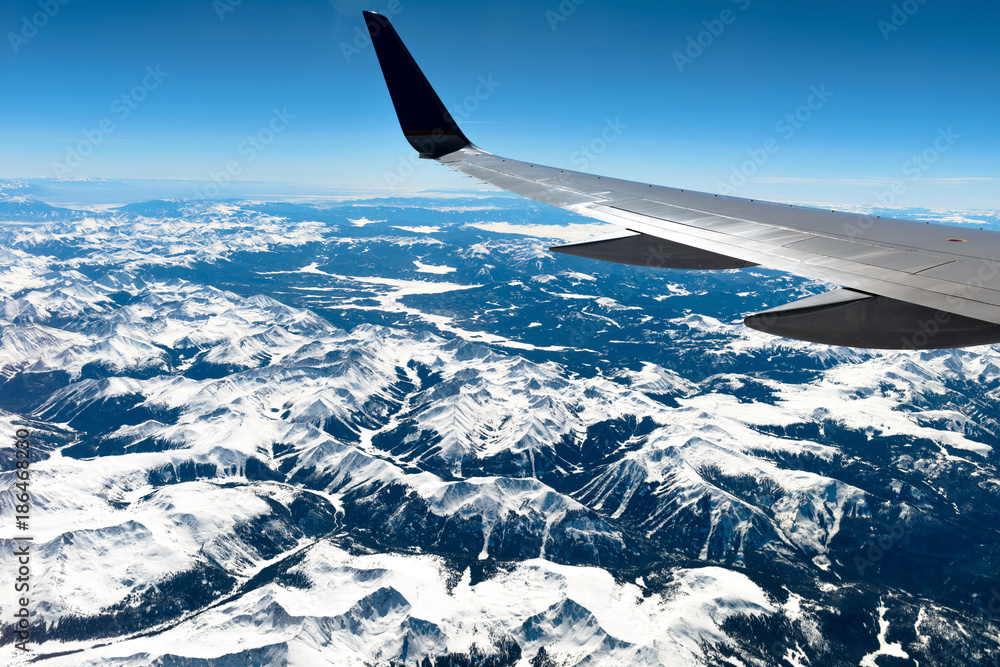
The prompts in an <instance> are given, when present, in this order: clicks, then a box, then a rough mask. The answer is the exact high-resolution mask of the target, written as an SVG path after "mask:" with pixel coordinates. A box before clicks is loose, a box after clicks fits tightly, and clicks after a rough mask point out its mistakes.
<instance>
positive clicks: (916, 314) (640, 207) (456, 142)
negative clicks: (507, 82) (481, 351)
mask: <svg viewBox="0 0 1000 667" xmlns="http://www.w3.org/2000/svg"><path fill="white" fill-rule="evenodd" d="M364 16H365V20H366V22H367V25H368V29H369V33H370V34H371V37H372V42H373V44H374V45H375V51H376V54H377V56H378V59H379V63H380V65H381V67H382V72H383V74H384V76H385V80H386V84H387V86H388V88H389V94H390V96H391V98H392V102H393V105H394V107H395V109H396V114H397V116H398V118H399V123H400V126H401V127H402V130H403V134H404V136H405V137H406V138H407V140H408V141H409V142H410V144H411V145H412V146H413V148H414V149H416V150H417V151H418V152H419V153H420V156H421V157H424V158H428V159H434V160H437V161H438V162H441V163H442V164H444V165H447V166H448V167H451V168H452V169H455V170H456V171H459V172H462V173H464V174H467V175H469V176H472V177H475V178H477V179H479V180H482V181H485V182H487V183H491V184H493V185H495V186H497V187H499V188H501V189H504V190H508V191H510V192H513V193H516V194H518V195H521V196H523V197H527V198H529V199H533V200H535V201H538V202H542V203H545V204H550V205H552V206H556V207H558V208H562V209H566V210H568V211H572V212H574V213H579V214H580V215H584V216H587V217H590V218H596V219H598V220H603V221H605V222H608V223H612V224H614V225H618V226H619V227H622V228H624V231H622V232H619V233H615V234H610V235H608V236H604V237H599V238H596V239H591V240H588V241H583V242H580V243H573V244H569V245H563V246H557V247H555V248H552V250H554V251H556V252H562V253H565V254H570V255H577V256H581V257H589V258H592V259H598V260H604V261H611V262H618V263H623V264H633V265H641V266H649V267H660V268H681V269H700V270H711V269H736V268H743V267H748V266H754V265H760V266H765V267H769V268H773V269H779V270H782V271H787V272H789V273H793V274H795V275H799V276H803V277H806V278H812V279H816V280H822V281H826V282H829V283H834V284H837V285H841V286H842V288H841V289H836V290H833V291H831V292H827V293H825V294H821V295H818V296H813V297H808V298H806V299H802V300H800V301H796V302H794V303H791V304H787V305H784V306H780V307H778V308H773V309H771V310H768V311H764V312H762V313H757V314H754V315H751V316H749V317H747V318H746V319H745V320H744V322H745V324H746V325H747V326H749V327H752V328H754V329H758V330H761V331H765V332H767V333H772V334H775V335H779V336H785V337H788V338H796V339H799V340H808V341H813V342H819V343H826V344H830V345H844V346H850V347H867V348H883V349H939V348H951V347H965V346H969V345H983V344H991V343H997V342H1000V260H998V255H1000V233H998V232H994V231H988V230H981V229H970V228H960V227H954V226H949V225H939V224H930V223H924V222H915V221H911V220H898V219H893V218H886V217H880V216H871V215H858V214H851V213H842V212H837V211H831V210H821V209H816V208H809V207H802V206H791V205H788V204H777V203H773V202H764V201H759V200H754V199H741V198H737V197H728V196H723V195H716V194H711V193H704V192H693V191H689V190H680V189H676V188H667V187H661V186H658V185H650V184H646V183H636V182H632V181H625V180H620V179H616V178H608V177H605V176H594V175H591V174H584V173H580V172H576V171H570V170H568V169H558V168H555V167H546V166H543V165H538V164H533V163H530V162H522V161H519V160H512V159H510V158H506V157H501V156H498V155H494V154H492V153H489V152H487V151H484V150H482V149H481V148H479V147H478V146H476V145H475V144H473V143H472V142H471V141H469V140H468V138H466V136H465V135H464V134H463V133H462V130H461V129H459V127H458V125H457V124H456V123H455V121H454V119H453V118H452V116H451V114H450V113H449V112H448V110H447V108H446V107H445V105H444V104H442V103H441V100H440V98H439V97H438V96H437V94H436V93H435V92H434V89H433V88H432V87H431V85H430V84H429V83H428V81H427V79H426V78H425V77H424V75H423V73H422V72H421V71H420V68H419V67H418V66H417V64H416V62H415V61H414V60H413V58H412V56H411V55H410V53H409V51H407V49H406V46H404V44H403V42H402V41H401V40H400V38H399V36H398V35H397V34H396V31H395V30H394V29H393V27H392V25H391V24H390V23H389V21H388V20H387V19H386V18H385V17H383V16H381V15H379V14H375V13H373V12H364Z"/></svg>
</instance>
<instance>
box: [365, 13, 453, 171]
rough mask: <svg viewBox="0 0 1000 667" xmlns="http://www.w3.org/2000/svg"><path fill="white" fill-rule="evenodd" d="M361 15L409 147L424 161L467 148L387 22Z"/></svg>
mask: <svg viewBox="0 0 1000 667" xmlns="http://www.w3.org/2000/svg"><path fill="white" fill-rule="evenodd" d="M363 13H364V16H365V22H366V23H367V24H368V32H369V34H371V37H372V44H374V45H375V53H376V54H377V55H378V62H379V64H380V65H381V66H382V74H383V76H385V84H386V86H388V87H389V95H390V96H391V97H392V104H393V106H394V107H396V116H398V117H399V126H400V127H401V128H403V134H404V135H405V136H406V139H407V140H408V141H409V142H410V145H411V146H413V147H414V148H415V149H416V150H417V151H418V152H419V153H420V157H426V158H439V157H441V156H442V155H447V154H448V153H453V152H455V151H457V150H459V149H460V148H465V147H466V146H469V145H470V144H471V142H470V141H469V140H468V139H467V138H466V137H465V135H464V134H462V130H460V129H458V124H457V123H455V120H454V119H453V118H452V117H451V114H450V113H448V109H446V108H445V106H444V104H442V103H441V98H439V97H438V96H437V93H435V92H434V89H433V88H431V84H430V83H428V82H427V78H426V77H425V76H424V74H423V72H421V71H420V68H419V67H418V66H417V63H416V61H414V60H413V56H411V55H410V52H409V51H407V50H406V46H405V45H404V44H403V41H402V40H401V39H400V38H399V35H397V34H396V31H395V30H394V29H393V27H392V24H391V23H389V19H387V18H385V17H384V16H382V15H380V14H376V13H375V12H363Z"/></svg>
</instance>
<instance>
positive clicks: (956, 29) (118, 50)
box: [0, 0, 1000, 208]
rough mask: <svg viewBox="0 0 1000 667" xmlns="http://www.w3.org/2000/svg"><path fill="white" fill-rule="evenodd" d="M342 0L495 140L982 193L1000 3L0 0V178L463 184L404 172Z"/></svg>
mask: <svg viewBox="0 0 1000 667" xmlns="http://www.w3.org/2000/svg"><path fill="white" fill-rule="evenodd" d="M362 9H372V10H374V11H379V12H381V13H384V14H386V15H389V16H390V17H391V20H392V21H393V24H394V25H395V27H396V29H397V31H398V32H399V33H400V35H401V36H402V38H403V39H404V41H405V42H406V43H407V46H408V47H409V48H410V50H411V52H412V53H413V55H414V57H415V58H416V59H417V62H418V63H419V64H420V65H421V67H422V68H423V69H424V72H425V73H426V74H427V76H428V78H429V79H430V81H431V83H432V84H433V85H434V86H435V87H436V88H437V90H438V92H439V94H440V95H441V97H442V99H443V100H444V101H445V103H446V104H448V105H449V106H451V107H453V108H458V109H460V112H459V113H457V114H456V115H457V116H458V117H459V118H460V121H459V122H460V125H462V127H463V129H464V130H465V133H466V134H467V135H469V136H470V137H471V138H472V139H473V140H474V141H475V142H476V143H477V144H479V145H480V146H482V147H483V148H485V149H487V150H491V151H493V152H496V153H500V154H504V155H509V156H512V157H517V158H521V159H526V160H532V161H536V162H539V163H543V164H551V165H558V166H568V167H570V168H580V169H582V170H585V171H590V172H595V173H600V174H605V175H609V176H619V177H623V178H630V179H634V180H641V181H644V182H652V183H659V184H664V185H676V186H679V187H687V188H691V189H700V190H707V191H712V192H718V191H720V190H722V189H724V188H731V189H732V191H733V192H735V193H736V194H739V195H741V196H747V197H757V198H769V199H777V200H788V201H826V202H843V203H856V204H866V203H871V204H875V203H878V202H879V200H880V199H881V200H883V203H885V201H887V200H889V199H890V198H891V201H892V203H893V204H896V205H904V206H952V207H956V208H976V207H997V206H1000V187H998V186H1000V180H998V179H1000V163H998V160H997V156H998V155H1000V129H998V125H997V119H996V117H997V113H996V109H997V108H998V102H1000V86H998V85H997V84H998V83H1000V41H998V40H997V39H996V38H995V26H996V25H997V23H998V19H1000V8H998V7H997V6H996V5H995V4H994V3H982V2H949V3H944V2H940V0H925V2H924V3H921V2H920V0H908V1H907V2H898V1H897V2H892V1H887V2H879V1H872V0H867V1H866V2H851V1H844V2H836V3H803V2H765V1H764V0H717V1H712V2H705V1H702V2H683V1H680V2H648V3H646V2H635V3H629V4H626V3H620V2H605V1H602V0H584V1H582V2H581V1H580V0H575V1H574V0H564V1H563V2H561V3H560V2H559V1H558V0H552V1H550V2H544V1H542V2H528V1H518V0H507V1H504V2H495V3H444V2H435V1H429V0H398V1H397V2H394V3H390V1H389V0H374V1H369V2H356V1H354V0H314V1H311V2H309V1H305V0H303V1H300V2H264V1H263V0H241V1H240V0H214V1H213V0H198V1H197V2H195V1H188V0H174V1H171V2H156V1H153V2H135V0H131V1H129V2H115V1H111V2H87V1H85V0H68V1H66V2H65V4H63V3H62V2H60V0H41V1H40V2H39V0H36V1H35V2H27V1H21V0H13V1H11V0H8V1H7V2H5V3H3V6H2V8H0V29H2V35H3V38H2V40H0V53H2V56H0V73H2V80H3V83H4V86H3V88H4V102H5V103H4V104H3V105H0V141H2V144H3V150H2V151H0V177H8V178H13V177H53V176H64V177H111V178H121V177H130V178H168V179H190V180H193V181H198V182H211V178H212V175H213V174H214V175H216V176H219V175H221V174H223V173H224V172H226V171H227V170H229V171H231V172H232V173H231V176H230V177H232V178H235V179H239V180H266V181H282V182H289V183H307V184H315V185H317V186H321V187H323V188H346V189H383V188H388V187H390V186H391V187H393V188H395V189H397V190H410V189H416V188H426V187H433V188H468V187H469V186H470V184H471V183H472V182H471V181H469V180H467V179H462V178H461V177H460V176H459V175H457V174H455V173H453V172H451V171H450V170H447V169H445V168H443V167H441V166H439V165H436V164H429V163H424V162H422V163H420V164H417V165H416V166H413V165H412V164H411V162H410V157H411V152H410V149H409V147H408V145H407V144H406V142H405V141H404V139H403V137H402V135H401V134H400V132H399V128H398V125H397V124H396V120H395V116H394V113H393V110H392V105H391V103H390V100H389V96H388V94H387V92H386V90H385V85H384V83H383V81H382V77H381V73H380V71H379V68H378V63H377V60H376V58H375V54H374V52H373V50H372V48H371V46H370V45H369V44H367V40H365V39H364V38H363V33H359V32H358V30H359V29H361V28H363V21H362V19H361V16H360V11H361V10H362ZM359 34H360V35H361V39H360V40H358V39H357V38H358V36H359ZM699 42H700V44H699ZM483 81H487V82H490V85H489V86H484V85H483V83H482V82H483ZM477 91H478V93H479V97H478V98H477V97H476V93H477ZM810 105H811V108H810ZM788 114H791V115H792V116H791V118H788ZM796 116H797V117H796ZM82 153H86V154H85V155H83V154H82ZM914 157H916V158H917V159H916V160H914V159H913V158H914ZM894 183H895V184H896V185H897V186H901V187H897V194H892V195H887V194H886V193H889V192H890V191H891V187H892V185H893V184H894Z"/></svg>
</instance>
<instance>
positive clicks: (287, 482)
mask: <svg viewBox="0 0 1000 667" xmlns="http://www.w3.org/2000/svg"><path fill="white" fill-rule="evenodd" d="M23 190H24V188H23V187H21V186H18V185H17V184H11V183H6V184H5V185H4V187H3V188H0V197H2V198H3V201H2V202H0V204H2V206H0V239H2V241H0V298H2V310H0V422H2V423H3V425H4V426H3V428H5V429H6V432H9V433H13V431H14V429H15V428H16V427H17V426H16V425H24V426H26V427H27V428H29V429H31V430H32V432H33V441H34V443H35V445H34V446H35V451H34V454H35V460H34V461H33V463H32V481H31V495H32V503H33V506H32V524H31V529H30V530H31V534H32V536H33V538H34V541H33V542H34V552H33V558H34V560H33V565H32V567H33V582H32V591H33V598H32V599H33V602H32V605H33V606H32V612H33V618H32V624H33V626H32V650H33V653H32V657H36V658H40V659H41V662H42V663H43V664H53V665H62V664H65V665H82V664H95V665H96V664H121V665H147V664H170V665H223V664H226V665H228V664H234V665H235V664H286V663H287V664H299V665H313V664H331V665H359V666H360V665H366V664H368V665H403V664H405V665H413V664H420V665H425V664H427V665H431V666H432V667H434V666H437V667H446V666H453V665H454V666H457V665H484V666H485V665H519V666H527V665H532V666H538V665H625V664H628V665H687V664H691V665H696V664H713V665H715V664H719V665H722V664H742V665H772V664H775V665H777V664H785V665H838V664H845V665H846V664H851V665H857V664H866V665H868V664H871V665H889V664H956V665H958V664H997V663H998V662H1000V625H998V623H997V619H996V612H1000V594H998V593H997V592H996V591H997V590H998V589H1000V567H998V565H1000V563H998V554H1000V550H998V547H1000V536H998V533H997V531H996V528H995V526H996V522H997V520H998V518H1000V502H998V501H1000V475H998V473H997V468H996V466H997V460H998V459H997V453H996V451H995V450H996V447H995V445H996V443H997V441H998V433H1000V423H998V415H1000V410H998V407H1000V377H998V376H1000V373H998V369H1000V350H997V349H994V348H991V347H984V348H975V349H971V350H949V351H936V352H925V353H895V352H893V353H881V352H868V351H858V350H846V349H838V348H825V347H822V346H814V345H810V344H806V343H799V342H792V341H786V340H782V339H775V338H771V337H767V336H765V335H764V334H759V333H757V332H753V331H750V330H747V329H745V328H743V327H742V326H741V325H740V324H739V320H740V317H741V316H742V315H743V314H746V313H748V312H754V311H755V310H759V309H761V308H763V307H764V306H765V305H767V304H771V305H775V304H777V303H780V302H783V301H785V300H792V299H793V298H795V297H796V296H799V295H801V294H805V293H808V292H810V291H816V290H818V289H821V288H822V286H821V285H816V284H810V283H807V282H804V281H801V280H798V279H794V278H790V277H787V276H781V275H779V274H775V273H772V272H765V271H762V270H756V269H755V270H750V271H743V272H722V273H713V274H685V273H680V272H669V271H662V272H656V271H646V270H642V269H637V268H634V267H618V266H614V265H604V264H601V265H596V264H592V263H588V262H586V261H583V260H576V259H573V258H566V257H563V256H553V255H551V254H549V253H547V252H546V250H545V248H546V246H547V245H551V243H550V242H549V240H550V239H553V240H555V239H565V238H579V237H580V236H586V235H588V234H591V233H594V229H593V225H590V224H580V223H579V220H578V219H575V218H573V217H571V216H568V215H566V214H563V213H561V212H558V211H553V212H549V211H544V210H539V209H536V208H535V207H534V206H533V205H531V204H528V203H523V202H520V201H517V200H513V199H511V198H508V197H505V196H487V195H482V194H479V195H472V194H470V195H467V196H462V197H457V198H456V197H449V198H438V197H430V196H428V197H422V198H407V199H371V198H369V199H353V200H352V199H348V200H344V201H335V202H329V201H328V202H325V203H312V202H299V203H293V202H265V201H231V202H225V203H214V202H195V201H188V200H162V201H151V202H142V203H135V204H129V205H126V206H121V207H117V208H110V209H108V210H103V211H87V210H75V209H72V208H59V207H47V205H45V204H42V203H41V202H38V201H35V200H33V199H31V197H30V196H29V195H26V194H24V192H23ZM941 215H942V216H950V217H952V218H953V217H955V216H956V215H958V214H957V213H955V212H942V213H941ZM976 216H978V217H976ZM973 218H974V219H975V221H976V223H977V224H979V223H982V224H992V222H993V221H994V218H991V217H989V215H988V214H986V213H984V212H977V213H975V214H970V219H973ZM518 231H520V232H526V233H521V234H518V233H516V232H518ZM12 451H13V450H12V448H4V450H3V451H2V453H0V456H2V460H3V468H2V472H0V478H2V479H3V488H4V493H3V494H2V495H0V511H2V513H3V516H4V519H5V521H4V525H5V526H11V525H12V524H11V521H12V519H13V517H14V515H15V501H14V499H13V495H12V494H10V493H8V492H7V491H6V489H9V488H12V486H13V483H14V481H15V470H14V465H13V460H14V459H13V454H12ZM14 535H15V533H14V529H13V528H11V527H8V528H5V529H4V531H3V532H2V533H0V538H2V539H0V542H2V543H3V548H2V550H0V571H2V572H4V573H7V572H11V571H13V570H14V569H16V563H15V561H14V556H13V553H14V551H13V548H12V545H13V542H12V538H13V537H14ZM0 605H2V608H0V615H2V617H3V619H4V620H3V623H4V633H5V634H4V637H5V641H4V646H3V647H2V648H0V655H2V658H0V659H2V660H3V661H4V662H7V661H8V660H10V661H14V660H18V659H22V658H23V657H24V656H23V655H21V654H20V653H19V652H18V651H17V650H16V649H15V648H13V646H12V645H11V644H10V642H8V641H7V638H9V637H10V636H11V635H10V632H11V629H12V628H11V626H10V625H8V624H9V622H10V618H11V613H12V612H11V610H13V609H14V605H15V600H14V599H13V591H10V590H5V591H4V593H3V594H2V597H0Z"/></svg>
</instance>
